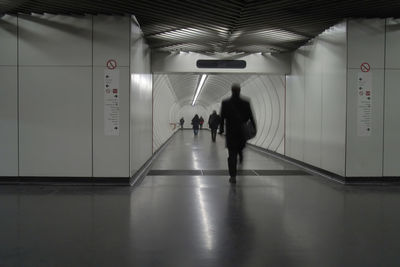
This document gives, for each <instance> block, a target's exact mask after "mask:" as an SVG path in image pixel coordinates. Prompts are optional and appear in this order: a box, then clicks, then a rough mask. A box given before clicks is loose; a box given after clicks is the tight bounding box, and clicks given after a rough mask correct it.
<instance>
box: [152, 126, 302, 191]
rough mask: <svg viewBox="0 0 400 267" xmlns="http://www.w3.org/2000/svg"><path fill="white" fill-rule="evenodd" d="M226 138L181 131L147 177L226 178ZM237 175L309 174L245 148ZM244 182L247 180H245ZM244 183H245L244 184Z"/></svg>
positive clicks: (203, 131)
mask: <svg viewBox="0 0 400 267" xmlns="http://www.w3.org/2000/svg"><path fill="white" fill-rule="evenodd" d="M224 139H225V138H224V137H223V136H220V135H217V141H216V142H215V143H214V142H212V141H211V132H210V131H209V130H205V129H203V130H200V132H199V135H197V136H194V134H193V131H191V130H183V131H182V130H180V131H178V132H176V133H175V134H174V136H173V137H172V139H171V141H170V142H169V143H168V145H167V146H166V147H165V148H164V149H163V150H162V152H161V153H160V154H159V155H158V157H157V158H156V159H155V160H154V163H153V164H152V166H151V169H150V171H149V172H148V174H147V176H213V177H214V176H215V177H218V178H217V179H220V178H219V176H221V178H222V177H223V178H224V179H225V178H226V177H229V174H228V170H227V168H228V167H227V166H228V165H227V150H226V148H225V140H224ZM238 174H239V176H241V177H242V176H243V177H250V178H251V177H253V176H276V175H278V176H282V175H283V176H290V175H309V174H308V173H306V172H305V171H303V170H302V169H299V168H298V167H296V166H294V165H292V164H290V163H285V162H283V161H282V160H279V159H275V158H273V157H271V156H269V157H268V156H266V154H262V153H260V152H256V150H253V149H251V148H249V146H248V147H247V149H246V150H245V151H244V161H243V163H242V164H240V165H239V170H238ZM244 180H246V179H244ZM244 180H243V182H244V183H245V181H244Z"/></svg>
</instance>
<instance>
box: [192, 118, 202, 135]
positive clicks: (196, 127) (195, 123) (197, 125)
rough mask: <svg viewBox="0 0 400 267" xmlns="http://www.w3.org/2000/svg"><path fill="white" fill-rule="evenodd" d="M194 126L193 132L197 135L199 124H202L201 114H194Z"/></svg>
mask: <svg viewBox="0 0 400 267" xmlns="http://www.w3.org/2000/svg"><path fill="white" fill-rule="evenodd" d="M192 125H193V126H192V127H193V133H194V135H195V136H196V135H197V134H198V133H199V126H200V119H199V115H197V114H196V115H194V117H193V119H192Z"/></svg>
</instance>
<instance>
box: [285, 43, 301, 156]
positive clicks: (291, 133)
mask: <svg viewBox="0 0 400 267" xmlns="http://www.w3.org/2000/svg"><path fill="white" fill-rule="evenodd" d="M304 85H305V49H304V48H300V49H299V50H297V52H296V53H294V55H293V58H292V73H291V74H290V75H287V76H286V133H285V153H286V154H285V155H286V156H288V157H291V158H294V159H297V160H300V161H303V160H304V125H305V124H304V121H305V117H304V93H305V89H304Z"/></svg>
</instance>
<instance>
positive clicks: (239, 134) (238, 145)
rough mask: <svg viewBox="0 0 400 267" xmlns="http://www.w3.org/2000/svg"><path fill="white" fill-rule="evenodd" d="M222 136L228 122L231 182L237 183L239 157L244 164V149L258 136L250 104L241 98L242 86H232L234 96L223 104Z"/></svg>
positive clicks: (227, 143)
mask: <svg viewBox="0 0 400 267" xmlns="http://www.w3.org/2000/svg"><path fill="white" fill-rule="evenodd" d="M220 114H221V125H220V132H219V133H220V134H222V133H223V132H224V123H225V121H226V147H227V148H228V152H229V156H228V168H229V176H230V179H229V182H230V183H232V184H235V183H236V173H237V157H238V156H239V161H240V163H242V162H243V148H244V147H245V146H246V142H247V140H249V139H251V138H253V137H254V136H255V135H256V132H257V130H256V129H257V128H256V123H255V120H254V117H253V113H252V111H251V106H250V102H248V101H246V100H244V99H242V98H240V85H239V84H233V85H232V96H231V98H229V99H225V100H224V101H222V104H221V112H220Z"/></svg>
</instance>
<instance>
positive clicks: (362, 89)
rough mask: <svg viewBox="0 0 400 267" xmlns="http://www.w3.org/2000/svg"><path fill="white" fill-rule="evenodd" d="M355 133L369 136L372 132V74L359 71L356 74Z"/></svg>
mask: <svg viewBox="0 0 400 267" xmlns="http://www.w3.org/2000/svg"><path fill="white" fill-rule="evenodd" d="M357 96H358V97H357V98H358V101H357V102H358V103H357V135H358V136H370V135H371V133H372V74H371V72H360V73H358V75H357Z"/></svg>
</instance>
